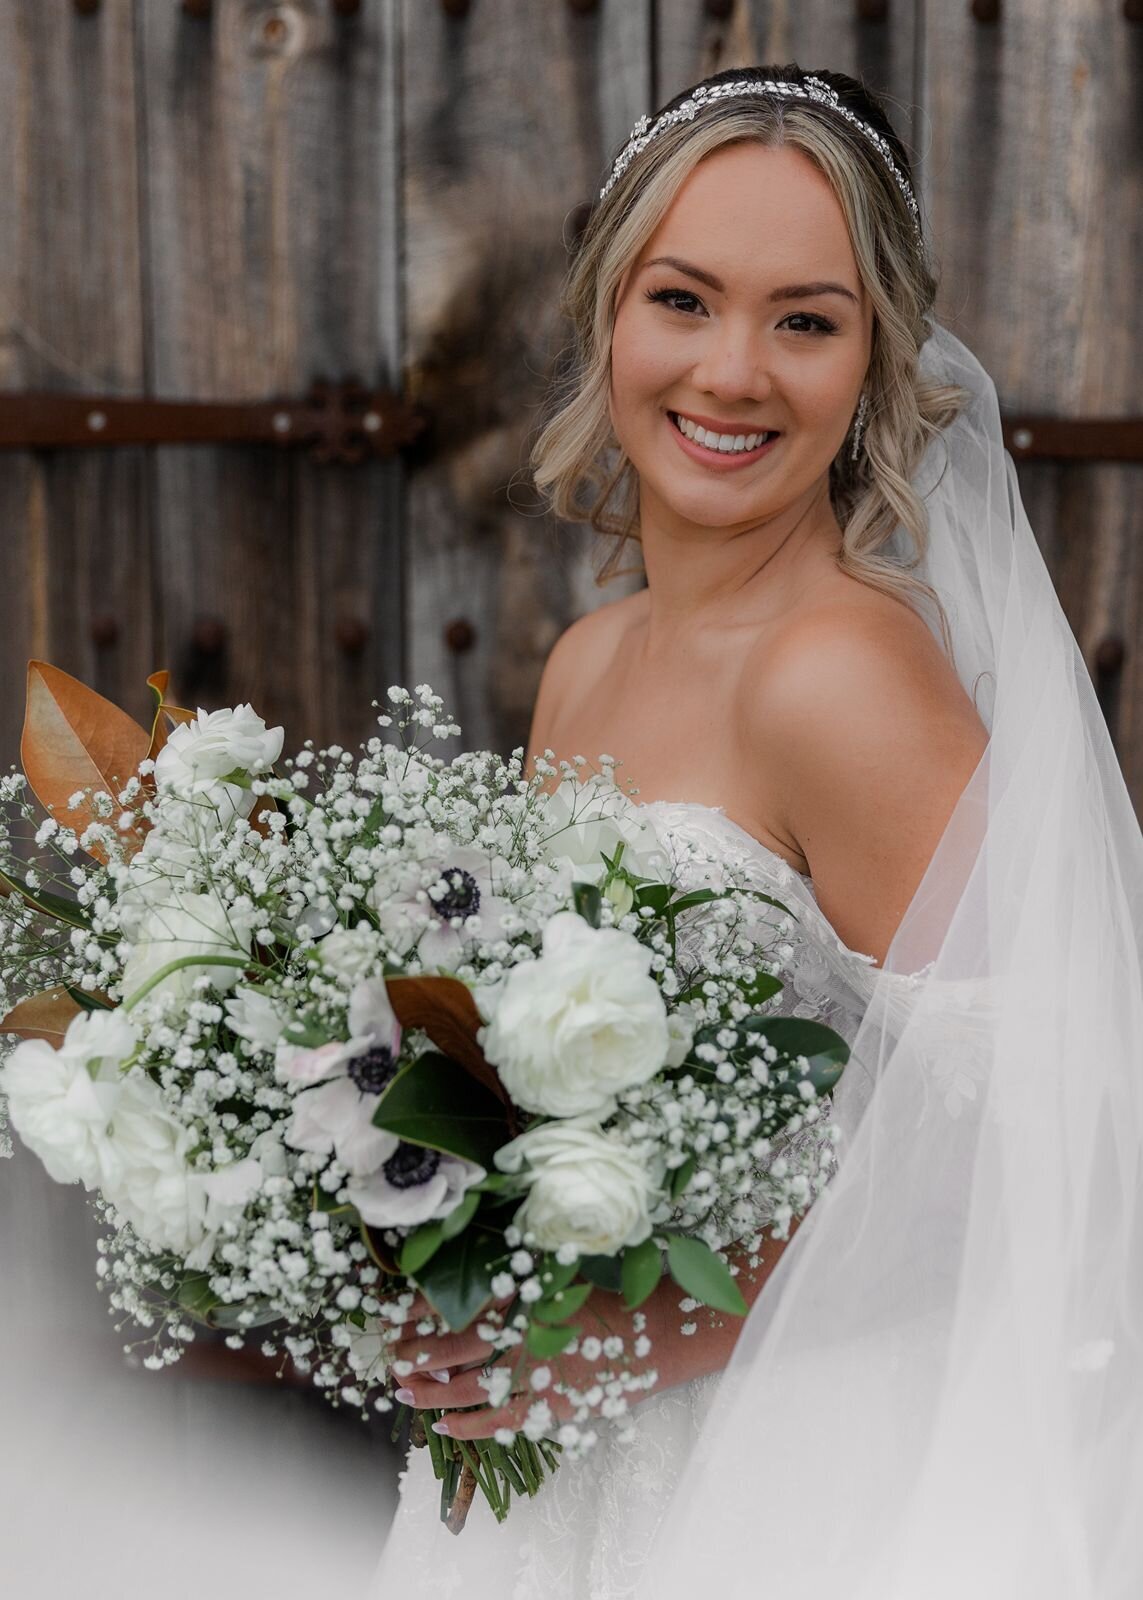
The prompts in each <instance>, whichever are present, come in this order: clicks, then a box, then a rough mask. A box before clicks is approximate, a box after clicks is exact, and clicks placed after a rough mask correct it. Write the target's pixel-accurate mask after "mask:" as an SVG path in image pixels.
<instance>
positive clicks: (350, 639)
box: [333, 617, 369, 656]
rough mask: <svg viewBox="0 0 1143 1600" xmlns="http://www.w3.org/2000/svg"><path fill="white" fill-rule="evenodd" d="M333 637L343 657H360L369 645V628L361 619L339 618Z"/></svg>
mask: <svg viewBox="0 0 1143 1600" xmlns="http://www.w3.org/2000/svg"><path fill="white" fill-rule="evenodd" d="M333 636H334V638H335V639H336V640H337V647H338V649H339V650H340V651H341V652H342V654H343V655H347V656H359V655H360V654H361V652H362V651H363V650H364V649H365V646H366V644H367V643H368V640H369V626H368V624H367V623H365V622H363V621H362V620H361V618H360V617H338V619H337V621H336V623H335V624H334V628H333Z"/></svg>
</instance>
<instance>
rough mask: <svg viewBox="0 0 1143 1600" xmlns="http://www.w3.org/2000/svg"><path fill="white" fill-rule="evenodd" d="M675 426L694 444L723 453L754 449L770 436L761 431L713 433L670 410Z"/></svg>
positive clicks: (711, 430)
mask: <svg viewBox="0 0 1143 1600" xmlns="http://www.w3.org/2000/svg"><path fill="white" fill-rule="evenodd" d="M672 416H673V417H674V422H675V426H676V428H678V430H679V432H680V433H681V434H682V435H683V436H684V437H685V438H687V439H693V440H694V442H695V443H696V444H701V445H705V446H706V448H707V449H708V450H718V451H719V452H720V453H721V454H723V455H728V454H732V453H734V452H736V451H739V450H756V449H757V448H758V446H759V445H760V444H764V443H765V442H766V440H767V439H769V438H770V437H771V435H770V434H768V433H766V432H765V431H763V432H762V433H715V432H714V430H713V429H710V428H703V427H701V426H700V425H699V424H698V423H697V422H692V421H691V420H690V418H689V417H683V416H680V415H679V413H678V412H672Z"/></svg>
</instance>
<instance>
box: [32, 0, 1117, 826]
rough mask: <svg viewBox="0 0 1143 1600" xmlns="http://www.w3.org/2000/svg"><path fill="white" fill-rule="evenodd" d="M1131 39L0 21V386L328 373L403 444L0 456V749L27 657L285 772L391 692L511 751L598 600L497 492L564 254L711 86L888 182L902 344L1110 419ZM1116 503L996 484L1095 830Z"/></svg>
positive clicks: (247, 380) (993, 9) (1054, 464)
mask: <svg viewBox="0 0 1143 1600" xmlns="http://www.w3.org/2000/svg"><path fill="white" fill-rule="evenodd" d="M1139 11H1140V8H1139V7H1138V6H1137V5H1135V4H1133V3H1131V0H1128V3H1127V4H1121V3H1120V0H1115V3H1114V4H1113V3H1112V0H1058V3H1056V4H1053V5H1052V6H1050V7H1047V6H1045V5H1044V4H1043V3H1042V0H1002V3H1000V0H988V3H985V0H972V3H971V4H970V0H948V3H945V0H940V3H938V0H798V3H797V4H793V3H791V0H594V3H593V0H527V3H525V0H467V3H465V0H403V3H402V0H213V4H211V3H209V0H186V3H181V0H76V3H70V0H53V3H52V4H50V5H44V4H42V3H40V0H14V3H13V4H11V5H8V6H6V7H4V8H3V10H2V11H0V141H2V148H3V149H4V150H5V151H6V152H7V168H8V171H7V181H6V182H5V183H4V184H2V185H0V389H3V390H7V391H24V390H30V389H37V390H50V391H54V392H57V393H72V394H81V395H88V394H102V395H121V396H134V395H143V394H146V395H151V396H153V397H158V398H170V399H173V398H183V399H197V400H202V401H222V400H251V401H253V400H262V399H266V398H268V397H271V396H277V397H284V396H297V395H300V394H302V393H304V392H305V391H306V390H307V389H308V388H309V386H310V384H311V383H312V382H313V380H314V379H315V378H319V377H325V378H327V379H329V380H331V381H334V382H338V381H341V380H343V379H346V378H348V377H351V376H356V377H358V378H359V379H360V380H361V381H362V382H363V383H365V384H366V385H371V386H381V387H385V388H389V389H392V390H393V391H395V392H396V393H397V394H399V395H400V396H403V397H404V398H405V400H407V401H408V402H409V403H410V404H413V403H415V404H417V405H419V406H422V407H423V408H424V409H425V411H426V413H427V414H428V417H429V419H430V420H429V428H428V432H427V433H426V434H424V435H422V437H421V439H420V441H419V442H418V444H417V445H416V446H415V447H414V448H413V449H412V450H411V451H407V452H406V453H405V454H404V455H403V456H402V457H399V458H393V459H391V460H389V461H387V462H386V461H381V460H377V459H369V460H367V461H366V462H365V463H363V464H360V465H345V464H337V463H335V464H332V465H319V464H317V463H315V462H313V461H311V460H310V459H308V458H307V457H306V455H305V454H304V453H303V452H301V451H282V450H279V449H276V448H275V447H273V446H271V445H268V444H265V445H249V444H247V445H236V444H218V445H211V446H204V445H197V446H191V445H181V444H165V445H161V446H158V447H138V446H136V447H118V448H112V447H108V446H101V445H99V444H93V445H92V446H91V447H90V448H86V449H79V450H76V449H70V450H63V449H55V450H53V449H37V450H34V451H31V450H28V451H23V452H12V451H7V452H4V453H2V454H0V515H2V517H3V528H4V542H3V550H4V569H3V576H4V582H3V586H2V588H0V618H2V624H3V625H2V633H0V662H2V664H3V671H2V693H0V756H2V757H3V759H4V760H5V761H7V760H9V759H11V758H12V756H13V755H14V753H15V741H16V735H17V732H18V726H19V715H20V706H21V701H22V679H23V665H24V662H25V660H26V658H27V657H28V656H29V655H40V656H47V657H49V658H50V659H52V660H54V661H56V662H58V663H59V664H60V665H61V666H64V667H66V668H67V669H68V670H70V671H73V672H76V673H78V674H80V675H81V676H83V677H85V678H87V679H88V680H89V681H92V682H94V683H96V684H97V685H98V686H99V687H100V688H102V689H103V690H104V691H105V692H106V693H108V694H111V695H112V696H114V697H115V698H117V699H119V700H120V701H122V703H124V704H126V705H128V706H130V707H132V708H133V709H135V710H136V711H137V713H139V714H142V712H143V711H144V709H145V705H146V697H145V694H144V692H143V687H142V686H143V681H144V679H145V677H146V674H147V672H148V671H149V670H150V669H151V668H152V667H153V666H155V665H158V664H167V665H169V666H170V667H171V668H172V670H173V672H174V674H175V678H176V687H177V690H178V692H179V693H180V694H181V695H182V696H183V697H184V698H186V699H189V700H195V701H200V702H202V703H204V704H217V703H225V702H228V701H234V700H237V699H249V700H252V701H253V702H254V703H255V704H256V705H257V706H258V707H259V709H261V710H262V711H263V713H264V714H265V715H266V716H267V717H268V718H269V719H271V720H274V721H284V722H285V723H286V726H287V738H288V743H289V744H290V745H291V746H293V745H296V744H297V743H299V742H300V741H301V740H302V739H303V738H304V737H307V736H312V737H313V738H315V739H316V740H318V741H319V742H328V741H330V740H334V739H337V740H339V741H340V742H342V743H350V742H353V741H356V740H357V739H359V738H360V737H362V736H363V735H364V734H365V733H366V732H367V731H368V728H369V725H370V722H371V718H372V715H373V713H372V712H371V709H370V704H369V702H370V700H371V699H372V698H373V697H375V696H378V695H381V694H383V692H384V689H385V687H386V685H387V684H388V683H390V682H393V681H395V680H399V681H403V682H409V683H413V682H419V681H423V680H426V679H427V680H428V681H430V682H432V683H433V684H434V686H435V687H436V688H437V689H438V690H439V692H440V693H442V694H443V695H444V696H445V698H446V702H447V703H448V705H449V707H450V709H452V710H454V711H455V712H456V713H457V714H458V716H459V719H460V720H461V722H462V723H463V725H464V729H465V738H466V742H468V743H470V744H476V743H488V744H494V745H497V746H499V747H500V748H502V749H508V748H510V747H511V746H512V745H514V744H516V743H519V742H522V741H523V739H524V736H525V732H526V729H527V723H528V716H529V712H530V708H531V701H532V697H533V694H534V691H535V685H536V682H537V679H538V676H539V671H540V667H541V665H542V662H543V658H544V656H545V654H546V652H547V650H548V648H549V647H550V645H551V643H552V641H553V640H554V638H555V637H556V635H557V633H558V632H559V631H560V629H561V628H562V627H563V626H564V625H565V624H566V623H567V622H568V621H570V620H571V619H572V617H574V616H575V615H577V614H578V613H579V612H581V611H583V610H585V609H587V608H589V607H591V606H593V605H597V604H600V603H604V602H606V601H607V600H609V599H611V598H612V597H613V595H614V594H615V593H616V592H618V591H617V590H616V589H608V590H604V591H601V590H598V589H597V588H596V587H595V586H594V583H593V579H592V570H593V561H592V552H591V550H590V548H589V546H588V543H587V538H586V536H585V535H584V533H583V531H582V530H579V529H575V528H556V527H553V526H552V525H551V524H550V523H549V522H548V521H547V520H545V519H544V518H543V517H541V516H539V515H538V514H537V511H536V507H535V505H534V503H533V501H532V499H531V497H530V495H529V493H528V489H527V485H526V482H525V480H524V478H523V474H522V471H521V469H522V466H523V463H524V459H525V456H526V449H527V442H528V439H529V436H530V434H531V432H532V430H533V428H534V426H535V420H536V407H537V405H538V403H539V400H540V397H541V395H542V393H543V389H544V384H545V381H546V378H547V375H548V374H549V372H550V371H551V369H552V365H553V362H554V361H555V359H556V358H557V355H558V351H559V348H560V344H561V338H562V330H561V325H560V320H559V314H558V305H557V301H558V288H559V281H560V277H561V274H562V271H563V267H564V263H565V257H566V248H565V246H566V240H567V239H568V237H569V236H570V233H571V231H572V230H574V227H575V224H576V213H577V208H578V207H580V206H581V205H582V203H583V202H584V201H585V200H586V199H587V198H588V196H589V195H591V194H592V193H593V192H594V190H595V188H596V186H597V184H598V181H599V175H600V172H601V169H602V167H603V166H604V163H605V161H606V159H607V157H608V156H609V154H610V153H611V152H612V150H613V149H614V148H615V147H616V146H617V145H618V144H619V143H620V142H621V141H622V139H623V138H624V137H625V136H626V133H627V131H628V129H629V127H630V125H631V123H632V122H633V121H634V120H635V118H636V117H637V116H638V115H640V114H641V113H642V112H643V111H645V110H648V109H651V108H653V107H654V105H655V104H657V103H659V102H660V101H661V100H663V99H664V98H666V97H667V96H668V95H670V94H673V93H674V92H675V91H677V90H678V89H680V88H682V87H683V86H685V85H686V84H687V83H689V82H692V81H694V80H695V79H697V78H699V77H701V76H702V75H704V74H705V73H707V72H709V71H712V70H715V69H716V68H718V67H722V66H728V65H734V64H738V63H745V62H749V61H759V60H775V61H789V60H797V61H798V62H799V63H800V64H801V65H803V66H805V67H814V66H829V67H834V68H840V69H842V70H845V71H850V72H857V73H860V74H862V75H864V76H865V77H866V78H867V80H868V81H869V82H870V84H871V85H872V86H873V87H874V88H875V89H877V90H879V91H880V92H882V93H883V94H885V95H887V96H888V98H889V102H890V105H891V108H892V110H893V113H894V115H895V118H896V121H897V124H898V126H899V128H900V129H901V131H902V133H903V134H904V136H905V137H906V139H907V140H908V141H909V142H910V144H911V146H912V147H913V149H914V150H915V151H916V152H917V159H918V166H919V171H920V173H921V180H922V185H923V190H924V196H925V201H926V205H927V209H928V212H929V216H930V219H931V223H932V228H933V234H934V239H935V244H936V250H937V254H938V256H939V257H940V258H941V259H942V261H943V265H944V287H943V290H942V298H941V304H940V310H941V315H942V318H943V320H945V321H946V322H947V323H948V324H949V325H950V326H951V327H952V328H953V329H954V331H956V332H957V333H958V334H959V335H960V336H961V337H963V338H964V339H965V340H966V342H968V343H969V344H970V345H971V346H972V347H973V348H974V349H975V350H976V352H977V353H978V354H979V356H980V357H981V359H982V361H983V362H984V364H985V365H986V367H988V369H989V370H990V371H991V372H992V373H993V374H994V375H995V377H996V380H997V385H998V388H999V391H1000V395H1001V401H1002V404H1003V406H1004V407H1005V409H1006V410H1007V411H1009V412H1011V413H1013V414H1019V413H1025V412H1028V413H1043V414H1050V415H1056V416H1061V417H1064V418H1072V419H1079V420H1082V419H1084V418H1089V417H1093V416H1095V417H1117V416H1118V417H1126V416H1134V417H1138V416H1139V415H1140V413H1141V412H1143V393H1141V386H1140V382H1139V380H1138V378H1137V376H1136V374H1137V372H1138V369H1139V361H1140V350H1141V345H1143V310H1141V309H1140V300H1139V296H1138V293H1137V280H1138V261H1139V258H1140V245H1141V243H1143V26H1141V25H1140V24H1139V22H1138V21H1132V20H1130V19H1131V18H1132V17H1137V16H1138V14H1139ZM1035 448H1036V442H1035V440H1033V441H1031V444H1030V449H1031V450H1032V451H1033V452H1034V450H1035ZM1140 471H1141V468H1140V465H1139V463H1138V461H1137V460H1136V461H1135V462H1134V463H1130V462H1127V461H1122V462H1109V461H1101V462H1089V461H1083V460H1081V461H1078V462H1077V461H1069V462H1066V463H1065V462H1062V461H1055V460H1051V459H1044V460H1038V459H1033V458H1032V456H1031V455H1030V456H1029V459H1027V460H1026V461H1023V462H1022V463H1021V465H1020V472H1021V480H1022V485H1023V489H1024V494H1025V497H1026V500H1027V504H1028V507H1029V510H1030V513H1031V516H1032V520H1033V525H1034V526H1035V527H1036V528H1037V531H1038V534H1039V537H1040V538H1041V541H1042V544H1043V548H1044V550H1045V554H1046V556H1047V558H1048V561H1049V564H1050V566H1051V568H1052V572H1053V575H1054V577H1055V579H1056V582H1057V585H1058V587H1059V590H1060V593H1061V596H1062V599H1063V602H1064V605H1065V608H1066V609H1067V611H1068V614H1069V617H1070V618H1071V621H1072V623H1073V626H1074V627H1075V629H1076V632H1077V634H1078V636H1079V638H1080V641H1081V644H1082V645H1083V648H1084V652H1085V655H1086V657H1087V660H1088V663H1089V666H1090V667H1091V669H1092V671H1093V673H1094V674H1095V676H1096V678H1097V682H1098V684H1099V686H1100V689H1101V692H1102V695H1103V698H1104V702H1105V706H1106V708H1107V711H1108V715H1109V718H1110V719H1111V721H1112V725H1113V731H1114V732H1115V734H1116V737H1117V740H1118V744H1119V749H1120V752H1121V756H1122V760H1123V764H1124V768H1125V771H1126V773H1127V776H1128V781H1129V783H1130V785H1131V787H1132V790H1133V793H1134V794H1135V797H1136V800H1137V803H1139V802H1141V801H1143V649H1141V648H1140V646H1141V644H1143V640H1141V628H1140V612H1141V609H1143V521H1141V518H1143V513H1141V512H1140V509H1139V506H1140V499H1141V497H1140V494H1139V490H1140V486H1141V483H1140ZM627 584H628V586H629V584H630V580H627Z"/></svg>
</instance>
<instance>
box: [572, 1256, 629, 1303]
mask: <svg viewBox="0 0 1143 1600" xmlns="http://www.w3.org/2000/svg"><path fill="white" fill-rule="evenodd" d="M579 1270H580V1273H581V1275H582V1276H583V1277H585V1278H586V1279H587V1281H588V1282H589V1283H594V1284H595V1286H596V1288H597V1289H610V1290H612V1292H613V1293H615V1294H618V1293H619V1291H620V1289H621V1288H622V1287H623V1278H622V1271H623V1269H622V1266H621V1264H620V1260H619V1257H618V1256H581V1257H580V1259H579Z"/></svg>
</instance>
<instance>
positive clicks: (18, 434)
mask: <svg viewBox="0 0 1143 1600" xmlns="http://www.w3.org/2000/svg"><path fill="white" fill-rule="evenodd" d="M427 421H428V416H427V413H426V412H425V411H423V410H422V409H421V408H420V407H418V406H415V405H412V404H411V403H410V402H409V401H407V400H406V399H405V398H404V397H403V396H401V395H399V394H395V393H394V392H393V391H391V390H388V389H366V388H365V386H364V385H363V384H361V383H360V382H358V380H357V379H355V378H348V379H346V380H345V381H344V382H342V383H329V382H327V381H326V380H325V379H319V380H318V381H317V382H316V383H314V385H313V386H312V388H311V389H310V391H309V393H308V395H306V396H305V398H304V399H301V400H297V399H280V400H235V401H213V400H209V401H208V400H154V399H150V398H132V399H123V398H122V397H121V396H118V395H74V394H56V393H52V394H29V393H19V394H18V393H7V394H5V393H0V449H7V450H57V449H67V448H71V447H75V446H86V447H91V446H93V445H97V446H102V445H129V444H132V445H139V444H215V445H218V444H274V445H279V446H283V447H303V448H308V449H309V450H310V453H311V455H312V457H313V459H314V460H315V461H319V462H322V463H327V462H342V463H344V464H346V465H356V464H357V463H358V462H362V461H367V460H371V459H374V458H376V457H381V456H392V455H395V454H396V453H397V452H398V451H399V450H403V449H404V448H405V447H406V446H408V445H410V444H412V442H413V441H414V440H415V439H416V438H418V437H419V436H420V434H421V433H422V432H423V431H424V428H425V426H426V424H427Z"/></svg>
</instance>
